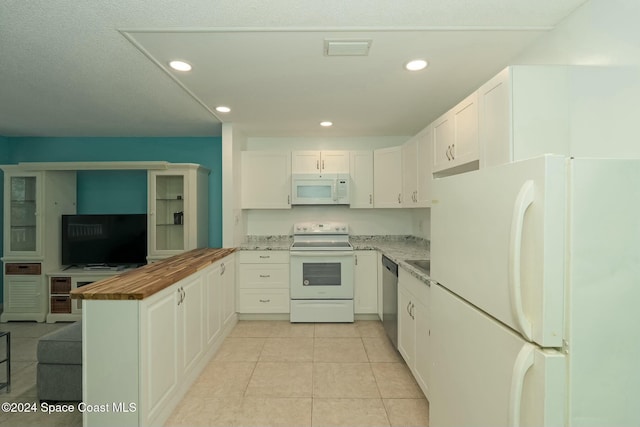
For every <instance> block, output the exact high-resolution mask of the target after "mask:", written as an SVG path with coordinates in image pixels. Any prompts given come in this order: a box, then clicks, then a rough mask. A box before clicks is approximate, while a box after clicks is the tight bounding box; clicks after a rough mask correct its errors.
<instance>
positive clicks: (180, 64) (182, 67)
mask: <svg viewBox="0 0 640 427" xmlns="http://www.w3.org/2000/svg"><path fill="white" fill-rule="evenodd" d="M169 66H170V67H171V68H173V69H174V70H176V71H191V64H188V63H186V62H184V61H171V62H169Z"/></svg>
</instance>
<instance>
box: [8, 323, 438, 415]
mask: <svg viewBox="0 0 640 427" xmlns="http://www.w3.org/2000/svg"><path fill="white" fill-rule="evenodd" d="M64 326H66V323H56V324H45V323H34V322H10V323H2V324H0V330H3V331H7V330H8V331H11V353H12V355H11V356H12V357H11V361H12V367H11V372H12V386H11V392H10V393H6V392H5V391H4V390H1V391H0V403H5V402H21V403H32V404H33V403H35V404H37V405H39V402H38V400H37V392H36V347H37V342H38V338H40V337H41V336H43V335H45V334H47V333H49V332H52V331H54V330H56V329H59V328H62V327H64ZM0 341H1V340H0ZM2 354H4V347H3V346H2V344H0V355H2ZM3 372H4V371H3V370H2V366H0V382H2V381H3V380H4V373H3ZM428 408H429V405H428V402H427V401H426V399H425V398H424V395H423V394H422V392H421V391H420V389H419V388H418V386H417V385H416V383H415V381H414V379H413V377H412V376H411V373H410V372H409V370H408V369H407V367H406V365H405V364H404V362H403V361H402V358H401V356H400V355H399V354H398V353H397V351H396V350H395V349H394V348H393V347H392V346H391V345H390V343H389V341H388V339H387V338H386V336H385V335H384V331H383V329H382V325H381V324H380V322H375V321H358V322H356V323H354V324H326V323H321V324H315V325H314V324H291V323H289V322H286V321H282V322H280V321H271V322H261V321H241V322H239V323H238V325H237V326H236V327H235V328H234V330H233V331H232V333H231V335H230V336H229V337H228V338H227V339H226V340H225V341H224V343H223V345H222V348H221V349H220V351H219V352H218V353H217V354H216V356H215V358H214V359H213V360H212V361H211V362H210V363H209V365H208V366H207V367H206V368H205V370H204V371H203V372H202V374H201V375H200V377H199V378H198V379H197V380H196V382H195V383H194V384H193V386H192V387H191V389H190V391H189V392H188V394H187V396H185V398H184V399H183V401H182V402H181V403H180V405H179V406H178V408H176V410H175V412H174V413H173V415H172V416H171V418H170V419H169V420H168V422H167V426H269V425H271V426H427V425H428V411H429V409H428ZM81 425H82V416H81V414H80V413H78V412H77V411H76V412H75V413H72V414H51V415H49V414H43V413H42V412H41V411H36V412H31V413H6V412H1V411H0V427H4V426H65V427H67V426H68V427H76V426H81Z"/></svg>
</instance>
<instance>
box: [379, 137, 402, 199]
mask: <svg viewBox="0 0 640 427" xmlns="http://www.w3.org/2000/svg"><path fill="white" fill-rule="evenodd" d="M373 165H374V169H373V205H374V207H376V208H401V207H402V146H398V147H389V148H380V149H378V150H374V152H373Z"/></svg>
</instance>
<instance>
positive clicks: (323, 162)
mask: <svg viewBox="0 0 640 427" xmlns="http://www.w3.org/2000/svg"><path fill="white" fill-rule="evenodd" d="M322 170H324V160H323V161H322Z"/></svg>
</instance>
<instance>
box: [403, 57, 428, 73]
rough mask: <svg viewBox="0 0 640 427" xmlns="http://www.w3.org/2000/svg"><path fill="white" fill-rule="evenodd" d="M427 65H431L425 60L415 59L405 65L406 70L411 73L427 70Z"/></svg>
mask: <svg viewBox="0 0 640 427" xmlns="http://www.w3.org/2000/svg"><path fill="white" fill-rule="evenodd" d="M427 65H429V64H428V63H427V61H425V60H424V59H414V60H412V61H409V62H407V63H406V64H404V68H406V69H407V70H409V71H420V70H424V69H425V68H427Z"/></svg>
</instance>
